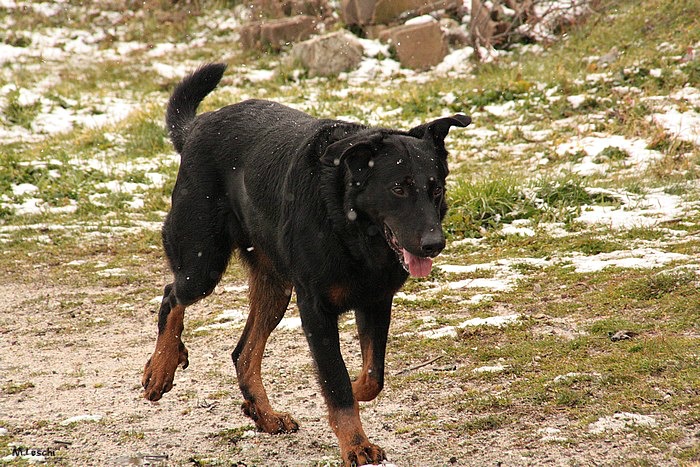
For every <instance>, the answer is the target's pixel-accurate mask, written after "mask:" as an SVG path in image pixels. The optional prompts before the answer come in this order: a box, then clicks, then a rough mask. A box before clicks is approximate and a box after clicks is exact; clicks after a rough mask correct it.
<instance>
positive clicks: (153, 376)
mask: <svg viewBox="0 0 700 467" xmlns="http://www.w3.org/2000/svg"><path fill="white" fill-rule="evenodd" d="M189 363H190V362H189V359H188V352H187V348H186V347H185V345H184V344H183V343H180V346H179V349H178V352H177V354H174V353H172V352H171V353H169V352H163V351H159V350H157V349H156V352H154V353H153V355H152V356H151V358H149V359H148V361H147V362H146V366H145V367H144V369H143V377H142V378H141V385H142V386H143V389H144V391H143V397H144V398H146V399H148V400H149V401H152V402H155V401H157V400H160V398H161V397H163V394H165V393H166V392H168V391H170V390H171V389H172V388H173V380H174V378H175V370H176V369H177V367H178V365H182V368H183V369H185V368H187V366H188V365H189Z"/></svg>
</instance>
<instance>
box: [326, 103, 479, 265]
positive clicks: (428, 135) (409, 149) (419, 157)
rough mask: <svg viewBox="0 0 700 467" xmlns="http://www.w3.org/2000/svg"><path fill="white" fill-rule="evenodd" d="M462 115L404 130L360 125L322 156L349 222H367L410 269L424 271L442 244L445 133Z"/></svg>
mask: <svg viewBox="0 0 700 467" xmlns="http://www.w3.org/2000/svg"><path fill="white" fill-rule="evenodd" d="M469 123H471V118H469V117H468V116H466V115H454V116H452V117H445V118H440V119H438V120H434V121H432V122H429V123H426V124H423V125H420V126H417V127H415V128H413V129H412V130H410V131H409V132H407V133H400V132H395V131H387V130H365V131H362V132H359V133H356V134H354V135H352V136H350V137H347V138H344V139H342V140H340V141H338V142H335V143H333V144H332V145H330V146H329V147H328V148H327V150H326V151H325V154H324V155H323V157H322V162H323V164H324V165H325V166H326V167H336V168H337V169H338V173H340V174H342V177H339V178H338V179H337V183H338V184H340V183H343V184H344V185H343V187H342V188H341V187H340V186H338V187H337V188H338V190H337V191H338V192H340V193H342V197H343V211H344V214H345V216H346V219H347V221H348V222H366V223H368V225H369V227H368V230H371V232H369V233H370V235H371V234H376V233H379V234H382V235H383V236H384V238H385V240H386V242H387V244H388V245H389V246H390V247H391V248H392V249H393V250H394V251H395V252H396V254H397V256H398V258H399V260H400V262H401V264H402V265H403V266H404V268H405V269H406V270H407V271H408V272H409V273H410V274H411V275H412V276H417V277H425V276H427V275H428V274H429V273H430V270H431V268H432V258H434V257H435V256H437V255H438V254H439V253H440V252H441V251H442V250H443V248H444V247H445V236H444V234H443V231H442V225H441V221H442V219H443V217H444V216H445V212H446V211H447V204H446V202H445V178H446V177H447V173H448V168H447V151H446V150H445V142H444V141H445V137H446V136H447V134H448V132H449V130H450V127H452V126H458V127H465V126H467V125H469Z"/></svg>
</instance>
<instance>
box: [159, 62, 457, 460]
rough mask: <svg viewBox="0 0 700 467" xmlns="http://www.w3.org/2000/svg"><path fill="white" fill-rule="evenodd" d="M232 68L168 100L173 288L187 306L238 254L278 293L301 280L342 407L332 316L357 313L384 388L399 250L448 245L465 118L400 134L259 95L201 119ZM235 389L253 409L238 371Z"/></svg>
mask: <svg viewBox="0 0 700 467" xmlns="http://www.w3.org/2000/svg"><path fill="white" fill-rule="evenodd" d="M224 69H225V66H224V65H221V64H211V65H206V66H204V67H202V68H200V69H199V70H198V71H196V72H195V73H194V74H193V75H191V76H189V77H188V78H186V79H185V80H184V81H183V82H182V83H181V84H180V85H178V86H177V88H176V89H175V92H174V93H173V95H172V97H171V99H170V102H169V105H168V112H167V125H168V129H169V132H170V136H171V139H172V141H173V144H174V145H175V148H176V149H177V151H178V152H179V153H180V154H181V155H182V163H181V167H180V171H179V174H178V178H177V183H176V186H175V189H174V192H173V198H172V199H173V205H172V210H171V212H170V213H169V215H168V217H167V220H166V222H165V226H164V228H163V241H164V246H165V250H166V253H167V256H168V259H169V261H170V265H171V268H172V270H173V273H174V275H175V282H174V287H173V290H172V294H174V297H175V298H176V300H177V303H179V304H181V305H189V304H191V303H193V302H195V301H196V300H198V299H199V298H201V297H203V296H206V295H208V294H209V293H211V292H212V290H213V289H214V287H215V286H216V284H217V283H218V281H219V280H220V278H221V276H222V274H223V273H224V270H225V269H226V266H227V264H228V261H229V258H230V256H231V254H232V252H233V251H238V254H239V256H240V257H241V259H242V260H243V261H244V262H245V263H247V264H248V265H249V266H250V267H251V269H255V270H256V271H260V270H264V271H265V280H269V282H270V286H271V287H272V289H271V290H280V288H281V287H282V286H284V285H285V284H290V285H291V286H293V287H294V289H295V290H296V293H297V298H298V300H297V302H298V306H299V310H300V313H301V318H302V323H303V329H304V332H305V334H306V337H307V340H308V343H309V346H310V348H311V351H312V354H313V357H314V360H315V362H316V365H317V368H318V372H319V380H320V383H321V386H322V389H323V394H324V396H325V398H326V402H327V404H328V406H329V409H330V410H331V412H333V411H334V410H344V409H345V408H348V407H352V406H353V404H355V397H354V396H353V388H352V386H351V381H350V377H349V375H348V372H347V370H346V368H345V365H344V363H343V360H342V357H341V355H340V348H339V342H338V327H337V317H338V315H339V314H341V313H343V312H345V311H348V310H354V311H355V313H356V316H357V323H358V331H359V333H360V337H361V342H362V345H363V349H362V350H363V354H365V352H367V354H368V355H371V358H370V359H369V360H370V361H368V362H366V366H367V367H368V368H370V371H369V376H367V378H369V379H368V381H369V380H371V382H372V385H373V386H372V387H373V388H375V389H376V388H378V389H376V392H378V391H379V390H381V387H382V385H383V370H384V352H385V346H386V339H387V332H388V327H389V318H390V313H391V302H392V298H393V295H394V294H395V293H396V291H398V290H399V288H400V287H401V286H402V284H403V283H404V281H405V280H406V278H407V277H408V272H407V270H406V268H405V267H404V266H403V265H402V259H401V254H400V253H399V252H397V248H398V249H400V250H401V251H406V252H407V253H405V254H406V255H408V256H409V257H411V258H414V261H415V262H417V263H419V264H422V265H424V268H423V269H421V273H422V274H425V264H426V261H428V260H425V259H424V258H428V257H434V256H436V255H437V254H438V253H439V252H440V251H441V250H442V249H443V247H444V245H445V239H444V235H443V233H442V228H441V225H440V223H441V220H442V218H443V217H444V215H445V212H446V209H447V206H446V204H445V196H444V189H445V177H446V176H447V173H448V168H447V151H446V150H445V145H444V139H445V136H446V135H447V133H448V131H449V128H450V127H451V126H460V127H464V126H467V125H468V124H469V123H470V121H471V119H470V118H469V117H467V116H464V115H455V116H452V117H446V118H441V119H438V120H435V121H433V122H430V123H427V124H424V125H420V126H418V127H416V128H413V129H411V130H409V131H407V132H405V131H398V130H390V129H383V128H368V127H365V126H362V125H358V124H355V123H348V122H344V121H339V120H327V119H316V118H313V117H311V116H309V115H307V114H305V113H302V112H299V111H297V110H294V109H291V108H288V107H285V106H283V105H280V104H277V103H274V102H269V101H263V100H248V101H244V102H240V103H238V104H234V105H230V106H226V107H223V108H221V109H219V110H217V111H214V112H208V113H204V114H201V115H199V116H197V117H195V113H196V109H197V106H198V105H199V103H200V101H201V100H202V99H203V98H204V97H205V96H206V95H207V94H208V93H209V92H211V91H212V90H213V89H214V88H215V87H216V85H217V83H218V81H219V80H220V78H221V76H222V74H223V72H224ZM392 244H393V246H392ZM422 258H423V259H422ZM427 264H429V262H428V263H427ZM428 270H429V267H428ZM166 292H167V291H166ZM282 302H284V300H283V301H282ZM173 306H174V305H173ZM168 309H169V308H168ZM283 312H284V310H282V314H283ZM270 313H277V311H276V310H275V311H270ZM274 319H275V320H276V322H278V321H279V319H281V315H280V316H274ZM274 324H275V323H273V325H274ZM273 327H274V326H273ZM246 329H247V328H246ZM248 333H249V331H248V330H246V331H244V336H243V337H242V338H241V342H240V343H239V346H238V347H237V348H236V350H235V351H234V361H235V362H237V360H238V356H239V355H240V354H241V351H242V350H243V348H242V346H243V344H244V342H245V339H248V338H249V336H248ZM367 349H369V350H367ZM237 365H238V363H237ZM237 369H238V366H237ZM239 379H240V375H239ZM368 384H369V383H368ZM367 387H370V386H367ZM241 389H242V390H243V391H244V396H245V397H246V400H247V401H248V402H250V404H249V406H251V407H253V409H254V408H255V407H254V404H255V403H256V401H255V400H252V399H254V397H253V396H251V395H250V394H248V395H246V392H247V391H248V387H247V386H246V384H245V383H244V382H241ZM369 392H371V391H369ZM373 395H376V394H373ZM373 395H371V396H368V397H373ZM251 400H252V402H251ZM253 409H249V410H248V412H253ZM338 413H340V412H338ZM343 413H344V412H343ZM331 418H332V419H333V417H331ZM357 436H360V435H358V434H354V435H352V436H350V435H348V439H355V438H356V437H357ZM362 436H364V434H362ZM362 436H360V438H361V437H362ZM340 437H341V436H340V435H339V439H340ZM365 440H366V438H365ZM342 444H343V442H342V440H341V445H342ZM349 456H350V457H349V458H352V455H349ZM344 457H346V456H345V454H344ZM368 458H369V457H368ZM369 459H370V460H371V458H369Z"/></svg>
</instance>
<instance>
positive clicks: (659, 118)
mask: <svg viewBox="0 0 700 467" xmlns="http://www.w3.org/2000/svg"><path fill="white" fill-rule="evenodd" d="M652 120H653V121H654V122H655V123H656V124H658V125H661V126H662V127H663V128H665V129H666V130H667V131H668V132H669V133H670V134H671V135H672V136H675V137H677V138H679V139H681V140H683V141H688V142H690V143H693V144H695V145H698V146H700V114H699V113H697V112H694V111H692V110H688V111H685V112H679V111H678V110H676V109H670V110H668V111H667V112H666V113H663V114H660V113H659V114H653V115H652Z"/></svg>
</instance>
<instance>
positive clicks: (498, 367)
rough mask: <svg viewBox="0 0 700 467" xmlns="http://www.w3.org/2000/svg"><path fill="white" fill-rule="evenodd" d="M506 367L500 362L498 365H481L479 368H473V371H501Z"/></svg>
mask: <svg viewBox="0 0 700 467" xmlns="http://www.w3.org/2000/svg"><path fill="white" fill-rule="evenodd" d="M505 369H506V367H505V366H503V365H501V364H498V365H492V366H488V365H487V366H480V367H478V368H474V369H473V370H472V372H473V373H499V372H501V371H503V370H505Z"/></svg>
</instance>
